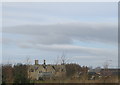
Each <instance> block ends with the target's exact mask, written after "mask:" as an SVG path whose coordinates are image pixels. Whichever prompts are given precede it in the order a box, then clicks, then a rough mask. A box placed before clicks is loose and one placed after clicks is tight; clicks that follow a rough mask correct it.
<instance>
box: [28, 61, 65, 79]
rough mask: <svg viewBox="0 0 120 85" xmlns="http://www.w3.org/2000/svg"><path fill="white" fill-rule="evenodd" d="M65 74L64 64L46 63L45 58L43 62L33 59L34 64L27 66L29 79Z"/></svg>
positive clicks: (62, 75) (56, 76) (55, 76)
mask: <svg viewBox="0 0 120 85" xmlns="http://www.w3.org/2000/svg"><path fill="white" fill-rule="evenodd" d="M65 75H66V68H65V65H46V61H45V60H44V63H43V64H39V63H38V60H35V64H34V65H29V67H28V78H30V79H31V80H41V79H42V80H43V79H54V78H60V77H64V76H65Z"/></svg>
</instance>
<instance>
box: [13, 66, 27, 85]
mask: <svg viewBox="0 0 120 85" xmlns="http://www.w3.org/2000/svg"><path fill="white" fill-rule="evenodd" d="M27 70H28V67H27V65H22V64H21V65H16V66H14V82H15V83H29V79H28V73H27Z"/></svg>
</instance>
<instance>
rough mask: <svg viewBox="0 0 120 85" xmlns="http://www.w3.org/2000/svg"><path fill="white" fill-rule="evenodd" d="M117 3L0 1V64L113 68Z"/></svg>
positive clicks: (115, 45)
mask: <svg viewBox="0 0 120 85" xmlns="http://www.w3.org/2000/svg"><path fill="white" fill-rule="evenodd" d="M117 4H118V3H117V2H71V3H70V2H56V3H55V2H46V3H44V2H26V3H25V2H19V3H17V2H16V3H15V2H11V3H8V2H7V3H3V4H2V26H3V29H2V41H1V43H2V58H3V59H2V61H3V63H12V64H15V63H26V62H27V59H28V58H29V60H30V63H32V64H33V63H34V60H35V59H38V60H39V63H40V64H42V63H43V60H44V59H45V60H46V63H48V64H56V63H57V62H59V63H60V61H58V60H60V57H61V56H62V54H63V53H64V55H65V56H66V59H67V60H68V61H67V62H66V63H77V64H80V65H81V66H83V65H85V66H93V67H97V66H101V67H102V66H103V65H104V63H105V62H108V63H109V67H117V66H118V24H117V21H118V20H117V19H118V8H117Z"/></svg>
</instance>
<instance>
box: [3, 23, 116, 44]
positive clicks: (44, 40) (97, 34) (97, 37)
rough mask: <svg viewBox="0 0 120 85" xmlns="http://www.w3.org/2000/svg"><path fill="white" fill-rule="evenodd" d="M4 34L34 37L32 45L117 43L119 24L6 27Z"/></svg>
mask: <svg viewBox="0 0 120 85" xmlns="http://www.w3.org/2000/svg"><path fill="white" fill-rule="evenodd" d="M3 33H12V34H21V35H32V37H31V40H29V41H30V42H32V43H37V44H70V43H72V42H73V40H78V41H86V42H102V43H110V44H113V43H117V39H118V28H117V24H112V23H66V24H54V25H23V26H15V27H4V28H3Z"/></svg>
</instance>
